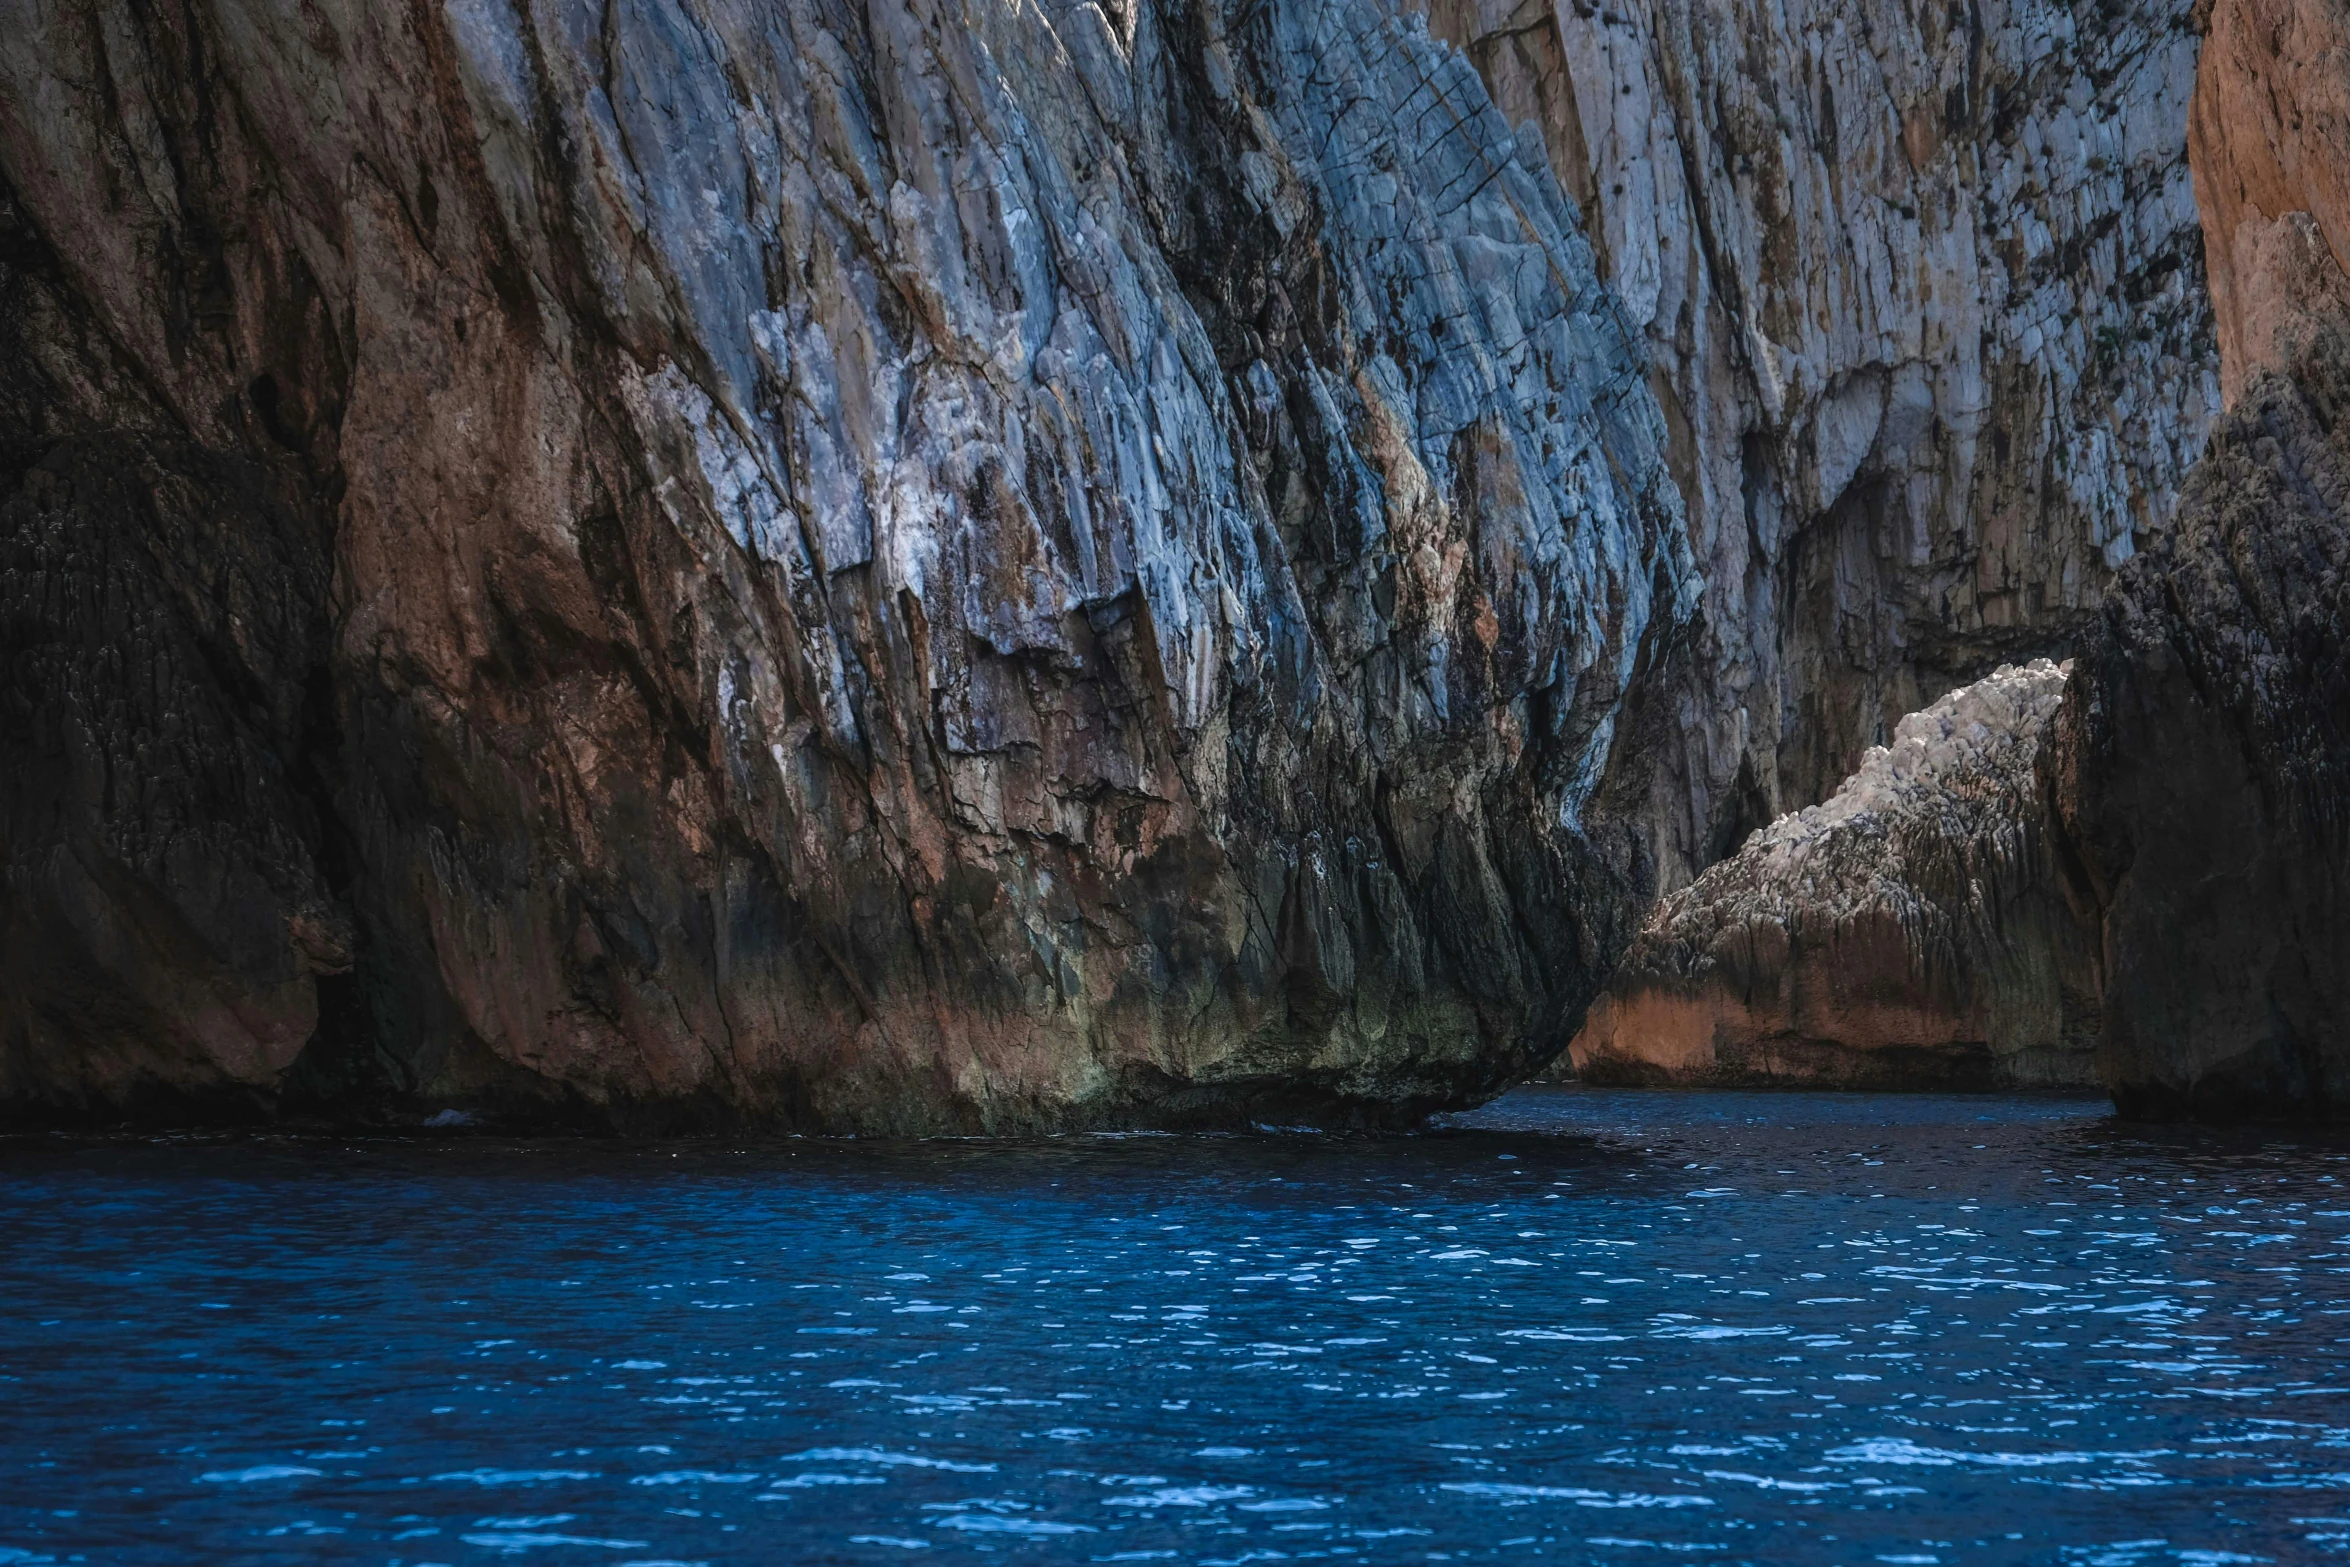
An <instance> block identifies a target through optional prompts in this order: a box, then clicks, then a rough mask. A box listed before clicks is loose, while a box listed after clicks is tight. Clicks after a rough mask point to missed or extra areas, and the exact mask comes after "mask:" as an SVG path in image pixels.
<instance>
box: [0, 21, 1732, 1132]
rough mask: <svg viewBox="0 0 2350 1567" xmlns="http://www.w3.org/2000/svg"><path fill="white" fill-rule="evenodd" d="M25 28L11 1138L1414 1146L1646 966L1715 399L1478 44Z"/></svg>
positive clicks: (812, 30) (874, 24) (1253, 26)
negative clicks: (442, 1127) (1241, 1141)
mask: <svg viewBox="0 0 2350 1567" xmlns="http://www.w3.org/2000/svg"><path fill="white" fill-rule="evenodd" d="M0 27H5V29H6V31H7V35H8V38H9V43H8V46H7V48H6V49H5V50H0V173H4V175H5V180H6V185H7V191H6V193H5V197H6V204H7V217H6V221H7V231H6V232H7V241H6V245H5V249H4V252H0V264H4V265H5V267H6V269H7V277H6V280H5V284H4V285H0V299H4V300H5V301H6V303H5V305H0V329H4V331H5V334H6V336H5V341H4V342H0V412H4V414H5V419H4V422H0V450H4V451H5V454H6V470H5V473H0V493H5V494H6V495H7V497H8V499H7V501H6V507H5V511H4V512H0V517H5V524H4V526H0V615H4V616H5V617H6V618H5V637H6V658H5V670H4V672H0V712H5V714H6V722H5V723H4V724H0V776H4V777H5V778H6V780H7V784H6V792H5V793H4V794H0V813H4V815H0V846H4V850H5V868H4V875H5V878H6V880H5V891H4V896H5V918H6V922H7V923H6V941H7V956H6V960H5V961H6V964H7V976H6V981H7V982H6V985H5V994H4V995H0V1100H4V1101H5V1103H6V1104H7V1105H8V1106H9V1107H10V1108H12V1109H14V1110H17V1111H20V1112H22V1111H27V1110H30V1109H40V1110H41V1111H42V1113H52V1112H54V1111H56V1110H59V1109H73V1108H80V1109H84V1110H100V1111H110V1110H112V1109H116V1108H120V1107H124V1106H134V1105H137V1104H138V1103H140V1102H142V1100H143V1099H152V1100H156V1101H157V1102H160V1103H162V1104H164V1105H166V1106H167V1107H176V1108H174V1109H172V1110H171V1111H170V1113H184V1112H185V1110H186V1108H187V1107H188V1106H190V1105H194V1104H197V1103H203V1102H210V1103H216V1104H224V1105H228V1106H230V1107H232V1108H237V1107H258V1108H269V1107H272V1106H275V1107H281V1108H282V1107H284V1106H287V1105H289V1104H309V1105H324V1106H327V1107H346V1108H351V1107H356V1108H363V1109H381V1108H383V1107H387V1106H406V1107H410V1108H413V1109H417V1110H428V1109H431V1108H432V1107H434V1106H437V1105H444V1104H465V1105H479V1106H487V1107H491V1108H498V1107H504V1108H507V1109H510V1110H515V1111H528V1112H532V1113H548V1114H566V1115H578V1116H587V1117H603V1118H613V1117H619V1118H626V1117H630V1116H636V1117H639V1118H655V1119H658V1118H661V1117H665V1116H671V1117H707V1116H711V1115H729V1116H751V1117H763V1118H769V1119H780V1120H784V1121H788V1122H790V1123H791V1124H797V1125H807V1126H830V1127H846V1126H867V1127H898V1128H923V1127H961V1126H993V1127H1002V1126H1011V1125H1021V1124H1034V1123H1041V1122H1059V1121H1066V1120H1071V1119H1076V1120H1084V1119H1111V1118H1118V1117H1130V1116H1141V1115H1149V1116H1156V1117H1162V1118H1181V1117H1185V1116H1230V1115H1254V1114H1266V1113H1280V1114H1289V1113H1293V1112H1294V1111H1296V1110H1297V1109H1298V1108H1300V1107H1303V1108H1304V1109H1307V1110H1311V1111H1313V1112H1315V1113H1324V1114H1329V1113H1338V1114H1345V1113H1361V1114H1367V1115H1373V1116H1389V1115H1406V1114H1410V1113H1413V1112H1414V1111H1416V1110H1417V1109H1419V1108H1423V1107H1426V1106H1431V1105H1435V1104H1439V1103H1445V1102H1453V1101H1457V1100H1459V1099H1462V1098H1465V1097H1469V1096H1474V1095H1476V1094H1479V1093H1482V1092H1485V1091H1489V1090H1490V1089H1492V1088H1493V1087H1496V1086H1498V1085H1499V1084H1501V1083H1502V1082H1504V1081H1506V1080H1507V1079H1508V1078H1509V1077H1510V1076H1511V1075H1512V1074H1513V1073H1515V1072H1518V1071H1521V1070H1523V1069H1524V1068H1525V1067H1526V1066H1528V1065H1529V1064H1531V1063H1533V1062H1535V1061H1538V1060H1539V1059H1541V1058H1543V1057H1544V1056H1545V1055H1547V1054H1548V1053H1549V1052H1551V1051H1554V1050H1555V1049H1556V1048H1558V1045H1559V1043H1560V1041H1561V1040H1563V1038H1564V1033H1565V1030H1566V1029H1567V1028H1568V1027H1570V1026H1571V1023H1572V1020H1573V1018H1574V1017H1575V1016H1576V1015H1577V1014H1578V1013H1579V1012H1580V1010H1581V1008H1582V1006H1583V1004H1584V1002H1585V1000H1586V999H1587V997H1588V996H1589V994H1590V993H1591V991H1592V989H1593V988H1594V987H1595V985H1596V983H1597V980H1598V977H1599V976H1600V975H1601V974H1602V973H1603V972H1604V970H1605V969H1606V967H1607V966H1608V964H1609V963H1610V962H1611V960H1612V958H1613V956H1614V954H1615V952H1616V951H1617V950H1618V949H1619V948H1620V946H1621V944H1622V942H1623V941H1624V940H1625V939H1627V938H1628V936H1629V933H1630V928H1631V925H1632V923H1633V921H1634V919H1635V917H1636V912H1637V908H1638V904H1639V900H1640V898H1641V897H1642V896H1643V895H1644V892H1645V888H1646V885H1647V883H1648V880H1649V878H1650V877H1651V874H1652V872H1651V867H1650V866H1649V864H1648V863H1647V861H1646V860H1645V859H1644V855H1645V853H1646V850H1645V848H1644V846H1643V845H1644V835H1643V834H1642V833H1640V832H1638V831H1636V830H1634V828H1633V827H1632V826H1630V825H1627V824H1629V823H1631V822H1633V821H1634V820H1635V818H1636V817H1637V815H1638V813H1639V810H1640V809H1641V808H1642V802H1644V801H1645V799H1646V797H1647V793H1648V789H1649V786H1648V784H1647V783H1646V781H1645V779H1644V778H1643V777H1642V776H1641V768H1642V767H1643V766H1644V765H1645V758H1644V756H1643V755H1642V754H1640V753H1638V752H1637V751H1636V750H1635V749H1633V748H1630V747H1626V746H1619V745H1616V744H1614V743H1613V741H1614V737H1615V736H1616V735H1617V734H1618V732H1619V730H1621V729H1623V728H1624V727H1625V726H1626V725H1636V724H1650V725H1654V724H1656V723H1659V722H1669V714H1668V715H1666V716H1665V718H1663V719H1659V718H1658V717H1657V716H1656V715H1655V714H1648V715H1646V716H1644V715H1643V712H1642V710H1641V708H1640V705H1639V704H1640V686H1639V680H1640V678H1641V672H1642V671H1643V670H1645V669H1647V668H1649V667H1651V666H1653V665H1654V664H1656V663H1657V661H1658V659H1659V656H1660V655H1659V649H1660V647H1661V645H1662V639H1663V638H1664V637H1665V635H1666V634H1667V633H1668V632H1670V631H1671V630H1672V629H1673V628H1674V627H1676V626H1678V625H1684V624H1686V623H1688V621H1689V620H1690V619H1691V617H1692V615H1693V613H1694V609H1695V601H1696V594H1697V591H1698V579H1697V575H1696V571H1695V567H1694V561H1693V559H1692V557H1691V555H1690V552H1689V549H1688V544H1687V535H1686V528H1685V524H1684V520H1683V513H1682V509H1681V504H1680V500H1679V497H1678V495H1677V493H1676V492H1675V489H1674V487H1673V485H1672V483H1671V480H1670V475H1669V473H1668V470H1667V467H1666V464H1665V461H1664V456H1663V451H1664V446H1665V444H1666V439H1667V436H1666V431H1665V427H1664V423H1663V420H1662V418H1661V417H1660V415H1659V412H1658V408H1657V405H1656V403H1655V401H1654V399H1653V397H1652V396H1651V395H1650V393H1649V391H1648V389H1647V387H1646V385H1645V382H1644V379H1643V375H1642V368H1641V356H1640V351H1639V345H1638V343H1637V341H1636V340H1635V339H1634V338H1633V337H1632V336H1630V335H1629V334H1627V332H1626V331H1625V330H1624V328H1623V326H1622V324H1621V322H1620V320H1619V315H1618V311H1617V308H1616V305H1615V302H1614V300H1613V299H1612V298H1611V297H1610V296H1609V295H1608V294H1607V293H1606V292H1605V291H1604V290H1603V289H1602V288H1601V286H1600V284H1599V282H1598V279H1597V276H1596V272H1595V269H1594V264H1593V258H1592V254H1591V250H1590V247H1589V245H1588V243H1587V242H1586V240H1585V238H1584V236H1583V231H1582V228H1581V225H1580V223H1579V221H1578V216H1577V214H1576V212H1575V210H1574V209H1573V207H1572V206H1571V204H1570V203H1569V202H1568V201H1567V200H1566V199H1565V198H1564V197H1563V195H1562V194H1561V192H1560V189H1559V187H1558V185H1557V182H1556V180H1555V179H1554V178H1553V176H1552V174H1551V172H1550V170H1549V168H1548V167H1547V166H1546V163H1545V152H1544V149H1543V148H1542V146H1541V145H1540V144H1539V142H1538V141H1537V140H1535V139H1533V138H1531V137H1526V136H1521V135H1520V134H1518V133H1517V132H1515V131H1513V129H1512V128H1511V126H1510V125H1509V124H1508V123H1506V122H1505V121H1504V119H1503V118H1502V117H1501V116H1500V115H1499V114H1498V113H1496V111H1495V110H1494V108H1493V107H1492V104H1491V102H1490V100H1489V98H1488V96H1487V94H1486V92H1485V89H1484V88H1483V86H1482V85H1481V83H1480V82H1479V80H1478V77H1477V75H1476V73H1475V71H1474V70H1473V69H1472V68H1471V67H1470V65H1469V64H1468V63H1467V62H1466V61H1465V60H1463V59H1462V58H1461V57H1460V56H1458V55H1457V54H1455V53H1454V52H1452V51H1451V50H1449V49H1448V48H1446V47H1445V46H1444V45H1443V44H1441V43H1440V42H1438V41H1437V40H1435V39H1432V38H1431V37H1430V36H1429V35H1428V33H1427V31H1426V29H1425V26H1424V24H1423V23H1421V22H1420V21H1419V20H1418V19H1416V18H1408V17H1399V16H1397V15H1395V14H1392V13H1391V12H1390V11H1389V10H1388V9H1387V8H1386V7H1385V6H1384V5H1383V4H1382V3H1380V0H1275V3H1273V4H1270V5H1246V6H1243V5H1238V4H1224V3H1221V0H1204V3H1199V4H1176V5H1157V4H1151V3H1135V4H1121V3H1115V0H1113V3H1109V4H1103V5H1097V4H1093V3H1075V4H1072V3H1066V0H1047V3H1046V4H1044V5H1043V6H1042V7H1041V8H1040V7H1035V6H999V5H959V4H955V3H953V0H877V3H875V4H873V5H870V6H866V7H847V6H842V5H839V4H837V3H833V0H784V3H780V4H777V3H766V0H762V3H757V4H752V3H747V0H622V3H619V4H612V5H589V4H585V3H580V0H543V3H532V4H523V3H520V0H514V3H506V0H448V3H446V4H443V5H438V6H419V7H396V8H387V7H382V6H374V5H364V4H356V3H350V0H317V3H305V4H303V5H301V6H298V7H297V6H290V5H276V4H254V3H246V0H206V3H198V4H194V5H190V6H186V7H179V8H171V9H168V10H158V9H154V8H149V7H143V6H133V5H128V4H121V3H100V4H80V3H65V0H6V3H5V4H0ZM322 1020H323V1021H322Z"/></svg>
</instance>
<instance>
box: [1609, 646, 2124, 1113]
mask: <svg viewBox="0 0 2350 1567" xmlns="http://www.w3.org/2000/svg"><path fill="white" fill-rule="evenodd" d="M2064 685H2065V670H2064V669H2063V668H2062V667H2061V666H2058V665H2056V664H2052V663H2050V662H2048V661H2047V660H2045V659H2042V660H2038V661H2036V662H2034V663H2031V664H2027V665H2022V666H2013V665H2010V666H2003V667H2001V668H2000V669H1998V670H1996V671H1994V672H1993V673H1992V674H1991V675H1989V676H1987V677H1986V678H1984V679H1982V680H1980V681H1977V682H1976V683H1975V684H1973V685H1970V686H1965V687H1962V688H1960V689H1959V690H1957V691H1954V692H1952V693H1951V694H1949V695H1948V696H1945V697H1943V698H1942V699H1941V700H1940V701H1938V702H1936V703H1934V704H1933V705H1932V706H1930V707H1928V708H1926V709H1925V710H1924V711H1922V712H1918V713H1913V714H1911V715H1910V716H1908V717H1907V718H1904V719H1903V720H1902V721H1901V724H1900V726H1899V728H1898V729H1897V730H1896V731H1895V733H1894V737H1893V743H1892V745H1891V746H1889V747H1883V746H1881V747H1876V748H1873V749H1871V750H1870V751H1869V753H1868V754H1867V756H1866V757H1865V758H1864V759H1863V760H1862V762H1861V765H1860V769H1859V771H1857V772H1855V773H1854V774H1853V775H1852V776H1851V777H1850V778H1848V779H1846V780H1845V781H1844V784H1843V786H1842V787H1841V788H1839V789H1838V790H1837V791H1836V792H1835V794H1833V795H1832V796H1830V797H1829V799H1828V800H1827V801H1826V802H1825V803H1823V804H1820V805H1816V806H1812V807H1810V808H1808V809H1806V810H1802V811H1797V812H1793V813H1791V814H1789V815H1787V816H1784V817H1782V818H1780V819H1779V820H1778V821H1776V822H1774V823H1772V824H1771V825H1770V826H1769V827H1767V828H1765V829H1763V830H1762V831H1760V832H1757V833H1756V834H1754V836H1753V837H1752V838H1750V839H1748V840H1747V843H1746V845H1745V846H1744V847H1743V848H1742V849H1740V850H1739V851H1738V853H1737V854H1735V855H1734V856H1732V857H1731V858H1730V859H1728V860H1725V861H1723V862H1722V863H1721V864H1719V865H1716V866H1714V867H1713V868H1712V869H1711V870H1708V871H1707V872H1706V873H1705V874H1704V875H1702V876H1700V877H1698V879H1697V880H1696V881H1695V882H1694V883H1693V884H1692V885H1690V886H1688V887H1685V888H1683V889H1681V890H1680V891H1679V892H1676V893H1674V894H1672V895H1671V896H1669V897H1667V898H1666V899H1665V900H1664V901H1663V902H1662V903H1660V904H1659V905H1658V907H1657V910H1656V912H1655V914H1654V915H1652V916H1651V918H1650V919H1649V922H1648V924H1647V925H1646V926H1645V927H1643V928H1642V930H1641V932H1640V935H1639V937H1638V939H1637V940H1635V941H1634V943H1633V945H1632V949H1631V951H1630V952H1629V953H1628V954H1627V955H1626V957H1625V960H1624V963H1623V966H1622V967H1621V968H1620V969H1619V970H1618V971H1617V973H1616V975H1615V977H1614V978H1613V979H1612V980H1611V981H1610V983H1609V985H1608V988H1607V992H1606V994H1605V995H1603V996H1602V997H1601V999H1600V1000H1599V1002H1598V1003H1597V1004H1596V1005H1595V1006H1594V1007H1593V1008H1592V1010H1591V1015H1590V1018H1589V1021H1588V1022H1587V1023H1586V1024H1585V1026H1584V1028H1583V1031H1582V1033H1581V1034H1580V1035H1579V1036H1578V1037H1577V1038H1576V1040H1575V1044H1574V1050H1573V1061H1574V1069H1575V1073H1576V1075H1577V1076H1578V1077H1579V1078H1581V1079H1582V1080H1584V1081H1586V1082H1617V1083H1620V1082H1633V1083H1674V1084H1684V1085H1707V1086H1793V1085H1804V1086H1821V1087H1851V1088H1884V1087H1898V1088H1928V1087H1939V1088H1949V1089H1983V1088H2007V1087H2059V1086H2063V1087H2079V1086H2086V1085H2090V1084H2093V1083H2094V1082H2095V1081H2096V1077H2095V1073H2094V1068H2093V1051H2094V1048H2095V1043H2096V1035H2097V1026H2098V973H2097V966H2096V965H2097V947H2096V939H2095V932H2094V926H2093V922H2091V921H2089V920H2086V919H2084V918H2083V917H2082V916H2081V915H2080V914H2078V913H2076V912H2075V905H2074V903H2073V901H2072V899H2071V898H2070V896H2069V895H2068V884H2067V879H2066V875H2065V871H2064V868H2063V866H2062V865H2061V864H2060V860H2059V855H2060V853H2061V849H2060V846H2059V840H2058V839H2057V837H2056V835H2055V834H2054V833H2053V832H2052V831H2051V830H2050V828H2051V822H2050V819H2049V813H2048V808H2047V803H2046V799H2047V797H2046V795H2045V793H2044V791H2043V789H2042V787H2041V783H2040V778H2039V760H2040V754H2041V750H2042V746H2043V744H2044V742H2045V738H2046V736H2047V732H2048V728H2049V725H2050V722H2051V720H2052V719H2053V718H2054V716H2055V714H2056V711H2057V707H2058V703H2059V702H2060V700H2061V698H2062V695H2063V692H2064Z"/></svg>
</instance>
